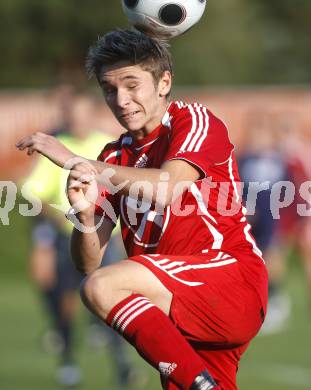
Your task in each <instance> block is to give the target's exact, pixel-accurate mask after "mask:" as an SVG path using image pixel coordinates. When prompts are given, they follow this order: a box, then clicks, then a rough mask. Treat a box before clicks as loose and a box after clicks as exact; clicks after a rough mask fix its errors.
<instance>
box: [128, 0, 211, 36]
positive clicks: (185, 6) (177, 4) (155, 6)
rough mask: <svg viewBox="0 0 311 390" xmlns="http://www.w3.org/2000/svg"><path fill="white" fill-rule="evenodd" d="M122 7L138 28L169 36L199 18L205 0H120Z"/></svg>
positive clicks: (131, 22)
mask: <svg viewBox="0 0 311 390" xmlns="http://www.w3.org/2000/svg"><path fill="white" fill-rule="evenodd" d="M122 7H123V11H124V13H125V15H126V16H127V18H128V20H129V22H130V24H132V25H133V26H134V27H135V28H137V29H138V30H141V31H145V32H148V31H149V32H152V33H153V34H154V35H158V36H164V37H167V38H171V37H175V36H177V35H180V34H182V33H184V32H185V31H187V30H189V29H190V28H191V27H192V26H193V25H194V24H196V23H197V22H198V21H199V20H200V19H201V17H202V15H203V13H204V10H205V7H206V0H122Z"/></svg>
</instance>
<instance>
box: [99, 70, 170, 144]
mask: <svg viewBox="0 0 311 390" xmlns="http://www.w3.org/2000/svg"><path fill="white" fill-rule="evenodd" d="M100 84H101V87H102V89H103V92H104V96H105V99H106V102H107V104H108V106H109V107H110V109H111V111H112V112H113V114H114V115H115V117H116V118H117V120H118V121H119V122H120V124H121V125H122V126H123V127H125V128H126V129H127V130H129V131H130V132H131V133H132V134H133V135H134V136H135V137H137V138H143V137H144V136H145V135H147V134H149V133H150V132H151V131H152V130H154V128H155V127H156V126H158V125H159V124H160V122H161V119H162V117H163V115H164V113H165V111H166V107H167V100H166V98H165V96H166V95H167V93H168V92H169V91H170V88H171V75H170V73H169V72H165V73H164V74H163V76H162V78H161V79H160V80H159V82H158V83H157V84H156V83H155V82H154V79H153V77H152V74H151V73H150V72H148V71H146V70H143V69H142V68H141V67H140V66H139V65H128V64H124V63H123V64H122V63H119V64H116V65H114V66H113V67H112V66H110V67H106V68H104V69H103V71H102V75H101V79H100Z"/></svg>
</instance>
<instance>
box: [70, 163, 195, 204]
mask: <svg viewBox="0 0 311 390" xmlns="http://www.w3.org/2000/svg"><path fill="white" fill-rule="evenodd" d="M89 162H90V163H91V164H92V166H93V168H94V169H95V170H96V171H97V175H96V181H97V182H100V183H101V184H103V186H104V187H106V188H107V189H108V190H109V191H110V192H112V193H113V194H114V193H116V192H118V193H121V194H124V195H131V194H133V193H135V191H136V189H137V188H138V191H139V194H138V195H139V197H141V198H143V199H144V200H145V201H147V202H151V203H155V202H159V203H160V204H161V206H167V205H168V204H170V203H171V202H172V201H173V200H174V199H175V198H177V196H179V195H180V194H181V193H182V192H183V191H185V190H186V188H187V187H189V186H190V185H191V184H192V183H193V182H195V181H196V180H197V179H198V178H199V176H200V174H199V171H198V170H197V169H196V168H194V167H193V166H192V165H190V164H189V163H188V162H186V161H184V160H171V161H167V162H165V163H164V164H163V165H162V166H161V168H159V169H156V168H139V169H138V168H132V167H124V166H119V165H112V164H107V163H104V162H101V161H91V160H89ZM80 166H81V165H80V164H77V165H76V167H74V168H73V170H72V171H71V175H72V178H74V179H75V181H73V182H72V188H82V187H83V185H84V184H82V183H81V181H83V180H81V177H83V179H85V175H83V174H84V172H83V171H81V169H80ZM91 179H93V178H92V177H91ZM163 184H164V187H165V190H163V187H160V186H161V185H162V186H163ZM131 191H132V193H131ZM159 195H160V196H159Z"/></svg>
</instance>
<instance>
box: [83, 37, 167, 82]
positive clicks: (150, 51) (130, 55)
mask: <svg viewBox="0 0 311 390" xmlns="http://www.w3.org/2000/svg"><path fill="white" fill-rule="evenodd" d="M168 47H169V45H168V44H167V43H166V42H165V41H160V40H158V39H156V38H154V37H150V36H148V35H146V34H144V33H142V32H140V31H136V30H135V31H132V30H115V31H111V32H109V33H107V34H106V35H104V36H103V37H99V38H98V40H97V42H96V44H95V45H94V46H91V47H90V49H89V52H88V55H87V59H86V71H87V74H88V76H89V77H92V76H93V75H95V76H96V77H97V80H99V78H100V74H101V71H102V68H103V66H106V65H114V64H116V63H118V62H121V61H126V62H129V63H130V64H132V65H140V66H141V67H142V69H144V70H147V71H149V72H150V73H151V74H152V76H153V78H154V80H155V82H158V81H159V80H160V78H161V76H162V75H163V72H165V71H169V72H171V73H172V60H171V54H170V52H169V50H168Z"/></svg>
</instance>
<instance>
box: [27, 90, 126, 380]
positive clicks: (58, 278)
mask: <svg viewBox="0 0 311 390" xmlns="http://www.w3.org/2000/svg"><path fill="white" fill-rule="evenodd" d="M55 98H56V99H57V100H58V102H59V104H60V110H61V114H62V115H61V118H62V123H61V124H60V126H59V129H57V130H56V131H54V132H53V133H54V134H56V136H57V138H58V139H59V140H60V141H61V142H63V143H64V145H66V146H67V147H68V148H70V149H71V150H74V151H75V152H76V153H77V154H79V155H82V156H85V157H87V158H94V157H96V156H97V155H98V154H99V151H100V150H101V149H102V147H103V145H105V144H106V143H107V142H109V141H110V140H111V138H110V137H108V136H106V135H104V134H103V133H102V132H98V131H94V130H92V129H91V128H90V124H89V122H90V118H92V112H93V110H94V109H95V106H94V103H95V102H93V101H92V100H91V99H90V98H89V97H86V96H74V95H73V91H72V90H71V89H70V88H68V87H62V88H59V89H58V90H57V92H56V94H55ZM65 176H66V175H65ZM65 176H64V175H62V171H61V170H60V169H58V168H57V167H55V166H54V165H53V164H51V163H50V162H49V161H48V160H46V159H44V158H42V157H41V156H40V157H39V160H38V162H37V165H36V166H35V168H34V170H33V172H32V173H31V175H30V177H29V178H28V179H27V181H28V182H29V183H30V185H31V190H32V193H34V194H35V195H37V196H38V197H39V198H40V199H41V201H42V204H43V209H42V213H41V214H40V216H39V217H37V218H35V219H33V222H34V224H33V231H32V252H31V255H30V270H31V275H32V278H33V280H34V281H35V283H36V285H37V287H38V288H39V290H40V292H41V293H42V298H43V300H44V305H45V307H46V309H47V311H48V312H49V315H50V319H51V323H52V324H51V326H52V327H51V329H49V330H48V331H46V332H45V333H44V335H43V338H42V342H43V347H44V349H45V350H47V351H50V352H57V353H59V354H60V365H59V368H58V370H57V375H56V376H57V381H58V382H59V383H60V384H61V385H64V386H74V385H78V384H79V383H80V382H81V380H82V375H81V371H80V368H79V366H78V365H77V362H76V357H75V351H74V340H73V330H74V321H75V319H76V316H77V314H78V311H79V308H80V304H79V297H78V293H77V290H78V288H79V285H80V282H81V275H80V274H79V273H78V272H77V271H76V269H75V267H74V266H73V263H72V261H71V256H70V253H69V237H70V234H71V231H72V225H71V224H70V223H69V222H68V221H67V220H66V219H65V218H64V215H63V213H62V212H60V211H58V210H57V209H55V208H52V207H51V206H50V204H56V205H59V206H63V207H65V208H68V207H67V198H66V194H65V181H66V177H65ZM120 243H121V240H120V239H119V234H118V232H116V234H115V235H114V236H113V237H112V239H111V241H110V242H109V245H108V247H107V250H106V253H105V256H104V259H103V262H105V263H112V262H114V261H116V260H119V259H121V258H122V256H123V244H120ZM90 322H91V324H90V326H89V329H88V341H89V344H90V345H91V346H93V347H95V346H103V345H108V346H109V347H110V348H111V349H112V357H113V359H114V361H115V364H116V367H117V371H118V375H117V376H116V377H117V379H118V381H119V383H120V385H124V386H125V385H127V384H128V382H129V381H130V380H131V379H133V378H132V377H133V370H131V367H130V364H129V361H128V354H127V351H126V350H125V344H124V342H123V340H122V339H121V337H119V335H117V334H115V333H114V332H112V331H110V329H109V328H107V329H105V328H106V327H103V326H102V325H100V324H99V323H98V322H97V320H96V319H95V317H91V321H90Z"/></svg>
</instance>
